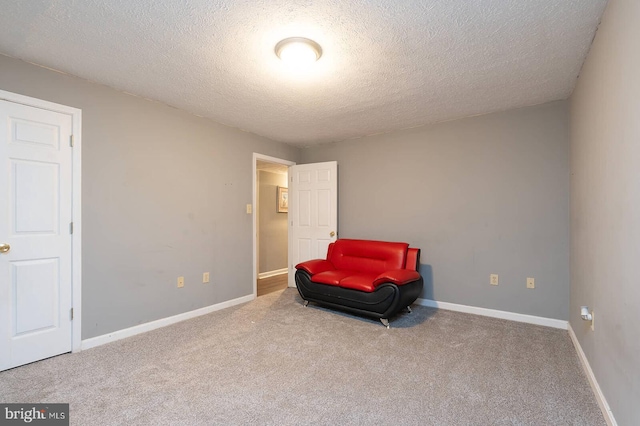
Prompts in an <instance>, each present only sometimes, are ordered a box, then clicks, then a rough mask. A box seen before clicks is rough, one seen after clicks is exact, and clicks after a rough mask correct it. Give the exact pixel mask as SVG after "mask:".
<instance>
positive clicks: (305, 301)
mask: <svg viewBox="0 0 640 426" xmlns="http://www.w3.org/2000/svg"><path fill="white" fill-rule="evenodd" d="M308 304H309V301H308V300H303V301H302V306H304V307H305V308H306V307H307V305H308Z"/></svg>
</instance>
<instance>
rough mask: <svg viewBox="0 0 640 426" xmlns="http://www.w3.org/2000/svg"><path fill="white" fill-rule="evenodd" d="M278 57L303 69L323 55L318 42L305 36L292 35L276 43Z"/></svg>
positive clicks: (292, 65)
mask: <svg viewBox="0 0 640 426" xmlns="http://www.w3.org/2000/svg"><path fill="white" fill-rule="evenodd" d="M275 52H276V55H277V56H278V58H280V59H282V61H283V62H284V63H285V64H287V65H288V66H290V67H292V68H297V69H303V68H308V67H309V66H311V65H313V63H314V62H316V61H317V60H318V59H320V57H321V56H322V48H321V47H320V45H319V44H318V43H316V42H315V41H313V40H310V39H308V38H304V37H290V38H285V39H284V40H281V41H280V42H278V44H276V47H275Z"/></svg>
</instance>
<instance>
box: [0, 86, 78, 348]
mask: <svg viewBox="0 0 640 426" xmlns="http://www.w3.org/2000/svg"><path fill="white" fill-rule="evenodd" d="M0 100H4V101H9V102H13V103H16V104H22V105H26V106H30V107H35V108H40V109H44V110H49V111H54V112H59V113H62V114H66V115H70V116H71V120H72V124H71V133H72V135H73V149H72V150H71V152H72V153H71V220H72V221H73V234H72V235H71V307H72V308H73V320H72V324H71V351H72V352H80V350H81V344H82V198H81V197H82V185H81V183H82V163H81V162H82V110H81V109H79V108H73V107H69V106H66V105H60V104H56V103H54V102H49V101H44V100H42V99H36V98H32V97H29V96H24V95H19V94H17V93H12V92H7V91H4V90H0Z"/></svg>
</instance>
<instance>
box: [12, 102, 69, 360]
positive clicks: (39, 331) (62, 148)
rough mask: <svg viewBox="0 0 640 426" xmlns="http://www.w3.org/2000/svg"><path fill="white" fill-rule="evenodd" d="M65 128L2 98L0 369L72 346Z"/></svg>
mask: <svg viewBox="0 0 640 426" xmlns="http://www.w3.org/2000/svg"><path fill="white" fill-rule="evenodd" d="M71 132H72V116H71V115H67V114H62V113H58V112H53V111H48V110H44V109H40V108H34V107H30V106H26V105H21V104H18V103H13V102H7V101H0V371H2V370H6V369H9V368H13V367H16V366H19V365H23V364H27V363H30V362H33V361H38V360H41V359H44V358H48V357H51V356H54V355H59V354H62V353H65V352H70V351H71V345H72V340H71V339H72V327H71V324H72V322H71V321H72V319H71V303H72V293H71V289H72V273H71V250H72V246H71V241H72V240H71V230H70V226H71V217H72V199H71V195H72V180H71V178H72V176H71V171H72V148H71V146H70V143H69V141H70V137H71Z"/></svg>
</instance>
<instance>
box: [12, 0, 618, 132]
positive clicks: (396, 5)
mask: <svg viewBox="0 0 640 426" xmlns="http://www.w3.org/2000/svg"><path fill="white" fill-rule="evenodd" d="M605 5H606V0H446V1H445V0H369V1H366V2H365V1H356V0H325V1H311V0H308V1H302V0H296V1H285V0H236V1H231V0H182V1H154V0H135V1H134V0H110V1H104V0H81V1H78V0H48V1H47V0H28V1H26V0H24V1H16V0H0V10H1V11H2V12H1V14H0V52H1V53H4V54H7V55H10V56H13V57H17V58H21V59H24V60H26V61H30V62H34V63H37V64H41V65H44V66H47V67H50V68H54V69H58V70H61V71H64V72H67V73H70V74H74V75H77V76H80V77H83V78H86V79H89V80H92V81H96V82H99V83H103V84H106V85H108V86H111V87H114V88H117V89H119V90H123V91H126V92H130V93H133V94H136V95H140V96H143V97H147V98H151V99H156V100H158V101H161V102H164V103H166V104H169V105H172V106H175V107H178V108H181V109H184V110H186V111H190V112H192V113H195V114H198V115H202V116H205V117H209V118H211V119H213V120H215V121H217V122H220V123H223V124H226V125H229V126H233V127H238V128H240V129H243V130H246V131H249V132H253V133H257V134H259V135H263V136H266V137H269V138H271V139H275V140H280V141H285V142H288V143H292V144H298V145H309V144H312V143H315V142H327V141H336V140H343V139H348V138H353V137H358V136H363V135H370V134H375V133H382V132H388V131H392V130H395V129H401V128H407V127H414V126H419V125H422V124H427V123H433V122H437V121H442V120H449V119H454V118H460V117H464V116H469V115H475V114H483V113H488V112H492V111H498V110H505V109H509V108H514V107H520V106H526V105H533V104H539V103H543V102H548V101H552V100H557V99H565V98H567V97H568V96H569V95H570V93H571V91H572V90H573V87H574V85H575V82H576V78H577V75H578V73H579V71H580V67H581V66H582V63H583V61H584V58H585V56H586V54H587V51H588V49H589V46H590V44H591V40H592V38H593V35H594V33H595V30H596V28H597V25H598V22H599V19H600V17H601V15H602V12H603V10H604V7H605ZM290 36H302V37H308V38H312V39H314V40H316V41H317V42H318V43H320V45H322V49H323V52H324V53H323V56H322V58H321V59H320V60H319V61H318V62H317V63H316V66H315V67H314V69H313V70H312V71H311V72H310V73H308V74H307V75H304V76H300V75H294V74H292V73H290V72H288V71H287V70H286V69H285V68H284V66H283V64H282V63H281V62H280V61H279V60H278V59H277V57H276V56H275V55H274V52H273V48H274V46H275V44H276V43H277V42H278V41H279V40H281V39H283V38H286V37H290ZM0 72H1V70H0Z"/></svg>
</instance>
